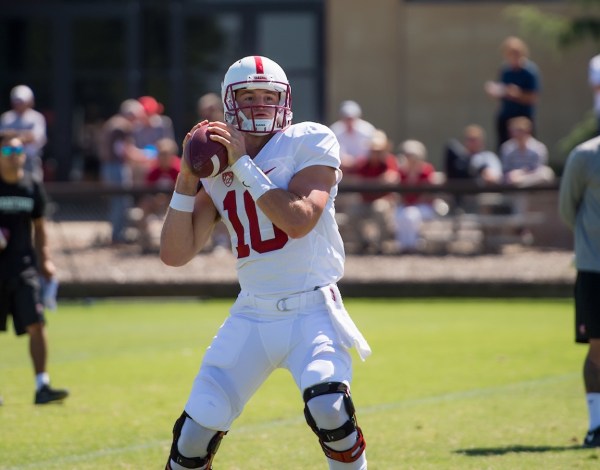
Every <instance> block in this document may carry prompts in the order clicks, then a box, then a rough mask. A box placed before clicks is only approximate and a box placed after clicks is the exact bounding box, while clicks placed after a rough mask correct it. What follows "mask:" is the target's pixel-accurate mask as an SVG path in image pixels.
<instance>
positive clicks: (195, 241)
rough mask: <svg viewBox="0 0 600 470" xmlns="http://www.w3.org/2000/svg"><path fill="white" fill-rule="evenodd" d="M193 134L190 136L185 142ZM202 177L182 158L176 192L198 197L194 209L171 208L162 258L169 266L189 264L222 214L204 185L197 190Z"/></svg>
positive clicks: (164, 234)
mask: <svg viewBox="0 0 600 470" xmlns="http://www.w3.org/2000/svg"><path fill="white" fill-rule="evenodd" d="M189 136H190V134H188V135H187V136H186V139H185V140H184V148H185V142H186V141H187V139H189ZM197 188H198V177H197V176H195V175H194V174H193V173H192V172H191V170H190V169H189V167H188V166H187V165H186V163H185V160H184V159H181V170H180V173H179V175H178V176H177V181H176V183H175V192H177V193H179V194H182V195H184V196H192V197H195V201H194V210H193V212H185V211H180V210H176V209H173V208H172V207H169V208H168V210H167V215H166V216H165V221H164V224H163V228H162V232H161V235H160V259H161V261H162V262H163V263H165V264H166V265H168V266H183V265H184V264H186V263H188V262H189V261H190V260H191V259H192V258H194V256H196V254H197V253H198V252H199V251H200V250H201V249H202V248H203V247H204V246H205V245H206V243H207V242H208V241H209V239H210V236H211V234H212V231H213V229H214V227H215V224H216V223H217V221H218V220H219V214H218V212H217V208H216V207H215V205H214V203H213V201H212V199H211V198H210V196H209V195H208V194H207V193H206V191H205V190H204V189H203V188H202V189H200V191H197Z"/></svg>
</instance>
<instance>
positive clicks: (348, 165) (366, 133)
mask: <svg viewBox="0 0 600 470" xmlns="http://www.w3.org/2000/svg"><path fill="white" fill-rule="evenodd" d="M361 116H362V109H361V107H360V106H359V104H358V103H356V102H355V101H344V102H342V104H341V105H340V109H339V120H338V121H336V122H334V123H333V124H331V126H330V128H331V130H332V131H333V133H334V134H335V135H336V137H337V139H338V141H339V143H340V158H341V159H342V166H341V170H342V171H348V170H351V169H352V167H353V166H354V164H355V163H356V160H357V158H359V157H363V156H365V155H366V154H367V153H368V151H369V146H370V143H371V137H372V136H373V133H374V132H375V126H373V124H371V123H370V122H367V121H365V120H364V119H361Z"/></svg>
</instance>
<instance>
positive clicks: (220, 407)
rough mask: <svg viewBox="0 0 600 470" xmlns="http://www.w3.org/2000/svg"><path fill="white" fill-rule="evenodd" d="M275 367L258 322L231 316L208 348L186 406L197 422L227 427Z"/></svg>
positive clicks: (222, 428) (223, 428)
mask: <svg viewBox="0 0 600 470" xmlns="http://www.w3.org/2000/svg"><path fill="white" fill-rule="evenodd" d="M273 370H274V366H273V365H272V364H271V362H270V361H269V358H268V357H267V355H266V353H265V350H264V347H263V345H262V342H261V337H260V335H259V333H258V330H257V325H256V324H255V323H254V322H252V321H250V320H248V319H247V318H245V317H243V316H240V315H232V316H230V317H228V318H227V320H226V321H225V323H223V325H222V326H221V328H219V331H218V333H217V335H216V336H215V337H214V338H213V341H212V342H211V344H210V346H209V348H208V349H207V351H206V353H205V355H204V358H203V360H202V365H201V367H200V371H199V372H198V375H197V376H196V378H195V379H194V383H193V386H192V390H191V392H190V396H189V399H188V402H187V404H186V407H185V409H186V411H187V412H188V413H189V414H190V416H192V418H193V419H194V420H195V421H197V422H198V423H200V424H202V425H204V426H206V427H209V428H211V429H220V430H227V429H229V427H230V426H231V423H232V422H233V420H235V418H237V417H238V416H239V414H240V413H241V412H242V410H243V408H244V406H245V405H246V403H247V402H248V400H249V399H250V398H251V397H252V395H253V394H254V393H255V392H256V390H257V389H258V388H259V387H260V386H261V385H262V383H263V382H264V381H265V380H266V378H267V377H268V376H269V374H270V373H271V372H272V371H273Z"/></svg>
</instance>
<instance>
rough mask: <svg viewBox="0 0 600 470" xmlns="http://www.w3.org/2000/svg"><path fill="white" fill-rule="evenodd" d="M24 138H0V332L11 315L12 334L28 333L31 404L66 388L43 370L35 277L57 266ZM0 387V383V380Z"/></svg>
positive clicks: (62, 394) (42, 325)
mask: <svg viewBox="0 0 600 470" xmlns="http://www.w3.org/2000/svg"><path fill="white" fill-rule="evenodd" d="M25 159H26V156H25V150H24V145H23V141H22V140H21V139H19V138H18V137H16V136H6V135H5V136H3V137H2V138H1V140H0V233H1V235H0V331H6V330H7V323H8V317H9V316H11V317H12V322H13V329H14V332H15V334H16V335H17V336H21V335H25V334H27V335H28V336H29V351H30V354H31V360H32V362H33V369H34V371H35V379H36V391H35V394H34V403H35V404H36V405H42V404H46V403H52V402H56V401H60V400H63V399H64V398H66V397H67V396H68V394H69V393H68V391H67V390H61V389H55V388H52V387H51V386H50V377H49V374H48V371H47V369H46V366H47V356H48V339H47V333H46V320H45V317H44V307H43V302H42V297H41V289H40V276H41V277H43V278H44V279H45V280H51V279H52V278H53V276H54V275H55V271H56V268H55V266H54V263H53V262H52V259H51V257H50V251H49V246H48V240H47V233H46V219H45V216H44V212H45V208H46V195H45V192H44V188H43V186H42V184H41V183H40V182H39V181H37V180H36V179H35V178H34V177H33V175H32V174H31V173H30V172H28V171H26V170H25V168H24V166H25ZM0 386H1V383H0Z"/></svg>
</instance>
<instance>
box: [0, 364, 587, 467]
mask: <svg viewBox="0 0 600 470" xmlns="http://www.w3.org/2000/svg"><path fill="white" fill-rule="evenodd" d="M580 375H581V374H579V373H575V372H573V373H569V374H561V375H554V376H549V377H542V378H539V379H534V380H525V381H523V382H515V383H511V384H506V385H500V386H497V387H485V388H475V389H472V390H464V391H461V392H450V393H444V394H441V395H434V396H430V397H422V398H411V399H408V400H401V401H398V402H393V403H382V404H378V405H372V406H367V407H360V406H359V407H358V413H360V415H361V416H364V415H369V414H373V413H379V412H381V411H386V410H394V409H400V408H412V407H416V406H421V405H428V404H434V403H441V402H448V401H459V400H465V399H469V398H480V397H487V396H493V395H500V394H505V393H506V392H509V391H516V390H526V389H529V388H536V387H539V386H540V385H544V384H546V385H547V384H552V383H560V382H567V381H570V380H579V379H580ZM300 422H304V419H303V418H302V417H300V416H299V417H297V418H291V419H281V420H273V421H266V422H260V423H252V424H246V425H242V426H239V427H235V433H236V434H242V433H243V434H246V433H256V431H257V430H261V429H263V428H267V429H268V428H273V426H288V425H291V424H297V423H300ZM169 445H170V442H168V441H166V440H156V441H149V442H144V443H141V444H135V445H129V446H124V447H112V448H109V449H102V450H97V451H94V452H87V453H85V454H78V455H68V456H64V457H57V458H55V459H48V460H43V461H38V462H32V463H29V464H27V465H17V466H13V467H0V468H5V469H6V470H25V469H32V468H46V467H48V466H50V465H59V464H60V465H65V464H73V463H77V462H91V461H94V460H96V459H100V458H103V457H106V456H110V455H120V454H129V453H134V452H139V451H142V450H145V449H150V448H154V447H159V446H164V447H165V448H168V446H169Z"/></svg>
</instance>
